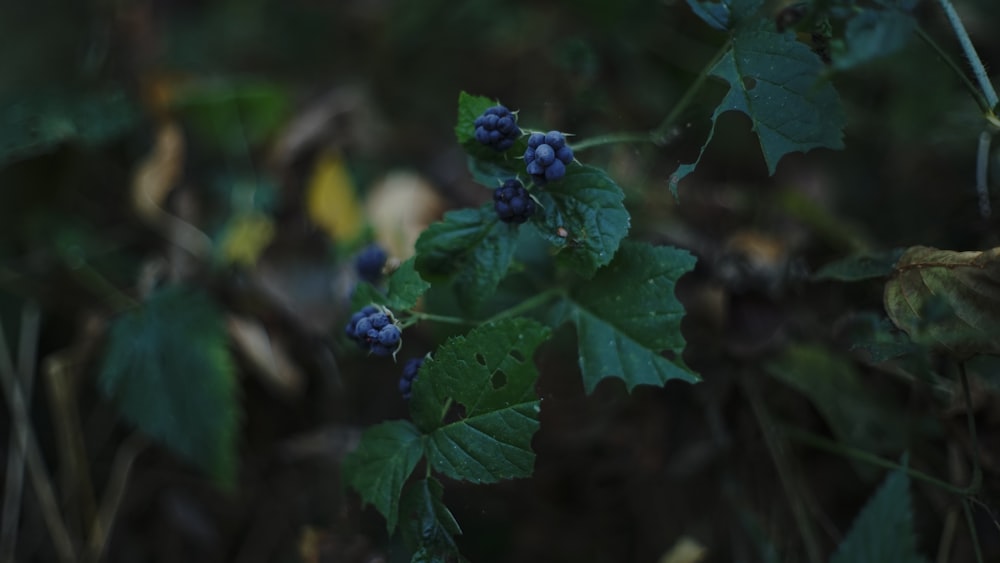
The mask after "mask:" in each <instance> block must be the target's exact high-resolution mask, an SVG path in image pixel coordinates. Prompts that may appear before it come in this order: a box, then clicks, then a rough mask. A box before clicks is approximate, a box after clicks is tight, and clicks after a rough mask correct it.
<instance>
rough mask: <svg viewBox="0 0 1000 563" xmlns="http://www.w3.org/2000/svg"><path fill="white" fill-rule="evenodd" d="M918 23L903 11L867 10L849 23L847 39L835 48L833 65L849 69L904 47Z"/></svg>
mask: <svg viewBox="0 0 1000 563" xmlns="http://www.w3.org/2000/svg"><path fill="white" fill-rule="evenodd" d="M916 26H917V20H916V18H914V17H913V15H912V14H907V13H905V12H901V11H899V10H863V11H862V12H861V13H860V14H858V15H856V16H854V17H853V18H851V19H850V20H849V21H848V22H847V30H846V31H845V33H844V40H843V41H842V42H838V43H836V44H834V45H833V49H832V55H833V66H834V67H835V68H837V69H839V70H846V69H850V68H853V67H856V66H858V65H861V64H864V63H866V62H869V61H871V60H874V59H877V58H880V57H885V56H888V55H891V54H892V53H895V52H896V51H898V50H900V49H901V48H903V46H904V45H906V43H907V42H908V41H909V40H910V37H911V36H912V35H913V30H914V29H915V28H916Z"/></svg>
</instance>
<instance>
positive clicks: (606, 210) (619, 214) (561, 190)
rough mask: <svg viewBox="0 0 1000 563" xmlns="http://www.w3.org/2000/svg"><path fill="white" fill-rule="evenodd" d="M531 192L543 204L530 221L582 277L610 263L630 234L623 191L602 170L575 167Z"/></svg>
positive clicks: (572, 166) (560, 257)
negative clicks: (556, 180)
mask: <svg viewBox="0 0 1000 563" xmlns="http://www.w3.org/2000/svg"><path fill="white" fill-rule="evenodd" d="M532 195H533V196H535V198H536V199H537V200H538V202H539V203H540V204H541V205H540V209H539V210H538V211H537V212H536V213H535V215H534V216H533V217H532V219H531V222H532V225H534V227H535V228H536V229H538V232H539V233H540V234H541V235H542V237H543V238H544V239H545V240H547V241H549V242H550V243H551V244H553V245H554V246H555V247H556V248H557V249H558V250H559V259H560V260H562V261H563V262H564V263H565V264H567V265H568V266H569V267H570V268H572V269H573V270H574V271H576V272H577V273H579V274H580V275H583V276H585V277H590V276H592V275H594V272H596V271H597V269H598V268H600V267H601V266H604V265H606V264H608V263H609V262H611V259H612V258H614V255H615V252H617V251H618V247H619V245H621V241H622V239H624V238H625V235H627V234H628V230H629V222H630V218H629V214H628V211H627V210H626V209H625V205H624V204H623V203H622V201H623V200H624V199H625V194H624V193H623V192H622V189H621V188H620V187H619V186H618V184H616V183H615V181H614V180H612V179H611V178H610V177H608V175H607V174H606V173H605V172H604V171H603V170H600V169H598V168H594V167H591V166H579V165H571V166H570V167H569V168H568V169H567V170H566V176H565V177H563V179H562V180H559V181H558V182H553V183H551V184H547V185H546V186H545V188H544V189H538V190H534V191H533V192H532ZM563 235H566V236H563Z"/></svg>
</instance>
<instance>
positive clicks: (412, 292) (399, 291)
mask: <svg viewBox="0 0 1000 563" xmlns="http://www.w3.org/2000/svg"><path fill="white" fill-rule="evenodd" d="M430 286H431V284H429V283H427V282H425V281H424V280H423V278H421V277H420V274H418V273H417V271H416V270H415V269H414V259H413V258H410V259H409V260H406V261H405V262H403V263H402V264H400V265H399V268H397V269H396V271H395V272H393V273H392V274H391V275H390V276H389V279H388V282H387V289H386V292H385V293H382V292H381V291H379V290H378V289H376V288H375V286H373V285H372V284H370V283H368V282H359V283H358V285H357V287H356V288H355V290H354V294H353V295H352V296H351V309H352V310H354V311H357V310H359V309H361V308H362V307H364V306H365V305H370V304H372V303H376V304H378V305H385V306H386V307H388V308H389V309H391V310H392V311H393V312H399V311H405V310H407V309H412V308H413V306H414V305H416V304H417V301H419V300H420V296H422V295H423V294H424V292H425V291H427V289H428V288H430Z"/></svg>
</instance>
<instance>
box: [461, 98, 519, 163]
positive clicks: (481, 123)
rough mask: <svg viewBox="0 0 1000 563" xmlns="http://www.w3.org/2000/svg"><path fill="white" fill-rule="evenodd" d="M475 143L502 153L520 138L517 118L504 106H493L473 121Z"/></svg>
mask: <svg viewBox="0 0 1000 563" xmlns="http://www.w3.org/2000/svg"><path fill="white" fill-rule="evenodd" d="M473 127H475V131H474V132H473V135H474V136H475V138H476V141H477V142H478V143H480V144H483V145H486V146H488V147H490V148H492V149H493V150H495V151H498V152H502V151H505V150H507V149H509V148H511V147H512V146H514V141H515V140H517V138H518V137H520V136H521V129H520V128H518V126H517V116H516V115H514V114H513V113H511V111H510V110H509V109H507V108H506V107H504V106H494V107H491V108H489V109H487V110H486V111H484V112H483V114H482V115H480V116H479V117H477V118H476V120H475V121H473Z"/></svg>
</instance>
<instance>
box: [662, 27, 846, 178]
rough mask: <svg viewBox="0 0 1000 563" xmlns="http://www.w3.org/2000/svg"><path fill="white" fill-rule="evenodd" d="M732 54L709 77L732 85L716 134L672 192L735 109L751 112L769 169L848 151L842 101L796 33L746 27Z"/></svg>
mask: <svg viewBox="0 0 1000 563" xmlns="http://www.w3.org/2000/svg"><path fill="white" fill-rule="evenodd" d="M731 41H732V43H731V46H730V48H729V50H728V51H727V52H726V53H725V54H724V55H723V56H722V58H721V59H719V61H718V62H717V63H716V64H715V66H714V67H712V69H711V71H710V74H711V75H712V76H715V77H717V78H721V79H722V80H725V81H726V82H727V83H728V84H729V93H728V94H727V95H726V97H725V98H723V100H722V101H721V102H720V103H719V105H718V107H716V109H715V113H713V114H712V132H711V133H709V136H708V139H707V140H706V141H705V144H704V145H702V148H701V152H700V153H699V154H698V158H697V159H695V161H694V162H693V163H691V164H683V165H681V166H680V167H678V168H677V171H676V172H674V174H673V175H672V176H671V179H670V189H671V191H673V192H674V194H676V193H677V184H678V183H679V182H680V181H681V180H682V179H684V177H685V176H687V175H688V174H690V173H691V172H693V171H694V170H695V168H697V166H698V162H700V161H701V157H702V155H703V154H704V153H705V149H706V148H707V147H708V145H709V144H710V143H711V142H712V137H713V135H714V134H715V126H716V124H717V123H718V119H719V116H720V115H722V114H723V113H725V112H727V111H732V110H736V111H739V112H742V113H744V114H746V115H747V116H748V117H749V118H750V121H751V123H752V126H753V130H754V132H755V133H756V134H757V138H758V140H759V141H760V146H761V149H762V150H763V153H764V161H765V162H766V163H767V170H768V172H769V173H770V174H774V172H775V170H776V168H777V166H778V161H779V160H781V157H783V156H784V155H786V154H789V153H792V152H806V151H808V150H810V149H814V148H819V147H826V148H831V149H841V148H843V147H844V143H843V139H842V137H843V133H842V129H843V128H844V125H845V124H846V117H845V116H844V111H843V109H842V108H841V104H840V98H839V97H838V95H837V91H836V90H834V89H833V85H832V84H830V83H829V82H828V81H827V80H826V79H825V78H823V72H824V68H825V67H824V65H823V62H822V61H821V60H820V59H819V57H818V56H817V55H816V53H813V52H812V51H811V50H810V49H809V47H807V46H806V45H804V44H802V43H799V42H798V41H796V40H795V37H794V36H793V35H792V34H784V33H775V32H773V31H768V30H766V29H763V28H760V29H753V28H747V29H743V30H741V31H739V32H737V33H736V35H734V36H733V38H732V40H731Z"/></svg>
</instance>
